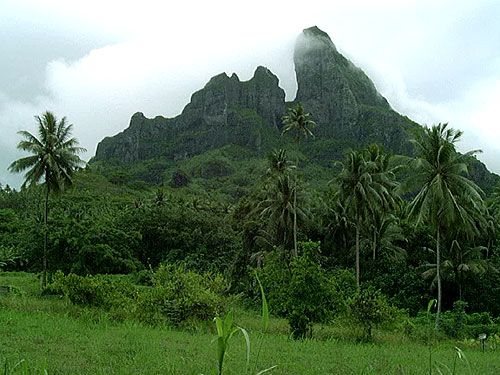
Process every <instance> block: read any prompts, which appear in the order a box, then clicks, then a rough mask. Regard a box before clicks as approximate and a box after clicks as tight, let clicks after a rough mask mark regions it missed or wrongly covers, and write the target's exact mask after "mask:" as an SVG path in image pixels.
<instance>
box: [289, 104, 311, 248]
mask: <svg viewBox="0 0 500 375" xmlns="http://www.w3.org/2000/svg"><path fill="white" fill-rule="evenodd" d="M310 116H311V114H310V113H305V112H304V108H303V107H302V103H301V102H298V103H297V105H296V106H294V107H290V108H288V114H287V115H286V116H284V117H283V123H284V124H285V126H283V129H282V134H284V133H288V132H291V133H293V134H294V136H295V145H296V148H297V165H296V168H298V167H299V151H300V140H301V139H302V138H307V137H311V138H314V134H313V132H312V130H311V129H312V128H314V127H315V126H316V123H315V122H314V121H312V120H311V119H310V118H309V117H310ZM295 185H296V186H297V174H295ZM296 192H297V188H295V194H294V198H293V209H294V214H293V249H294V256H295V257H296V256H297V255H298V251H297V212H296V211H297V195H296Z"/></svg>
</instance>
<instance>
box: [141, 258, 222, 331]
mask: <svg viewBox="0 0 500 375" xmlns="http://www.w3.org/2000/svg"><path fill="white" fill-rule="evenodd" d="M152 283H153V286H152V287H151V288H145V289H144V290H143V291H142V292H141V293H140V296H139V299H138V303H137V306H136V311H135V312H136V316H137V317H138V318H139V320H141V321H144V322H147V323H151V324H155V323H159V322H161V321H164V320H167V321H168V322H169V323H171V324H174V325H179V324H181V323H183V322H192V321H196V320H207V319H211V318H212V317H213V316H215V315H220V314H222V313H223V312H225V299H224V294H225V293H226V292H227V290H228V289H229V285H228V283H227V282H226V280H225V279H224V278H223V277H222V276H219V275H212V274H210V273H205V274H198V273H196V272H193V271H188V270H186V269H184V267H182V266H173V265H161V266H160V267H159V268H158V270H157V271H156V272H155V273H154V274H153V275H152Z"/></svg>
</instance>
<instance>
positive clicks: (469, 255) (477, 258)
mask: <svg viewBox="0 0 500 375" xmlns="http://www.w3.org/2000/svg"><path fill="white" fill-rule="evenodd" d="M485 252H486V248H485V247H484V246H473V245H471V244H469V243H467V241H459V240H456V239H454V240H453V241H451V245H450V247H449V248H448V249H444V250H443V252H442V254H441V258H442V259H443V261H442V262H441V265H440V274H441V277H442V278H444V279H446V280H449V281H453V282H455V283H456V284H457V285H458V297H459V300H460V301H462V294H463V293H462V292H463V285H464V282H465V279H466V278H467V276H469V275H473V274H476V275H481V274H484V273H486V272H487V271H489V270H495V269H494V268H493V267H492V266H491V265H490V264H489V263H488V261H487V260H486V259H484V256H483V254H484V253H485ZM426 268H427V270H426V271H425V272H424V273H423V274H422V275H423V277H424V278H426V279H429V278H432V285H433V286H434V285H436V283H437V279H438V277H437V275H438V273H437V268H438V267H437V263H436V264H428V265H426Z"/></svg>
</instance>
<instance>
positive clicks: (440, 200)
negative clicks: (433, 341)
mask: <svg viewBox="0 0 500 375" xmlns="http://www.w3.org/2000/svg"><path fill="white" fill-rule="evenodd" d="M461 136H462V132H461V131H458V130H454V129H452V128H448V124H438V125H435V126H433V127H432V128H424V129H423V131H422V132H421V133H418V134H417V137H416V139H414V140H413V143H414V145H415V148H416V152H417V158H416V159H415V162H414V165H413V168H412V169H413V170H414V171H415V174H414V175H413V176H412V177H411V178H410V185H412V184H413V183H416V184H417V186H418V189H419V190H418V193H417V194H416V196H415V197H414V199H413V200H412V202H411V203H410V205H409V216H410V217H416V218H417V222H421V221H424V220H425V221H427V222H429V223H430V224H431V226H432V227H433V228H434V230H435V231H436V282H437V289H438V298H437V300H438V306H437V314H436V327H439V324H440V317H441V306H442V288H441V248H440V245H441V239H442V237H443V235H445V233H446V230H447V229H449V228H450V226H451V225H453V226H460V228H461V230H462V231H463V232H465V233H473V232H475V231H476V230H477V226H476V225H475V223H476V221H475V217H477V216H478V214H480V213H481V212H482V211H483V207H484V204H483V200H482V197H481V194H482V191H481V189H480V188H479V187H478V186H477V185H476V184H475V183H474V182H472V181H471V180H469V179H468V178H467V177H465V176H464V174H466V173H467V172H468V169H467V164H466V162H467V161H468V159H469V158H470V157H471V156H472V155H473V154H474V153H476V152H477V151H470V152H468V153H466V154H459V153H458V152H457V151H456V149H455V144H456V142H457V141H458V140H459V139H460V137H461Z"/></svg>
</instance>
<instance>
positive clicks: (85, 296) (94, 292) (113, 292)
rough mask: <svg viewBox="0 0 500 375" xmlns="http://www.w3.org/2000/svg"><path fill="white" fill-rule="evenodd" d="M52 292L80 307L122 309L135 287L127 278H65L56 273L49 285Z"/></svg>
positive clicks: (134, 291) (133, 294)
mask: <svg viewBox="0 0 500 375" xmlns="http://www.w3.org/2000/svg"><path fill="white" fill-rule="evenodd" d="M49 287H50V289H51V290H52V291H54V292H57V291H59V292H61V293H63V294H64V295H66V296H67V297H68V298H69V300H70V301H71V302H72V303H73V304H75V305H80V306H89V307H103V308H107V309H111V308H116V307H124V305H127V304H129V303H131V302H132V299H133V298H134V296H135V295H136V294H137V290H136V287H135V286H134V284H132V283H131V282H130V280H129V279H128V278H127V277H119V276H118V277H117V276H115V275H95V276H85V277H83V276H78V275H75V274H74V273H70V274H69V275H67V276H64V274H63V273H62V272H61V271H57V272H56V273H55V274H54V276H53V278H52V283H51V284H50V285H49Z"/></svg>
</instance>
